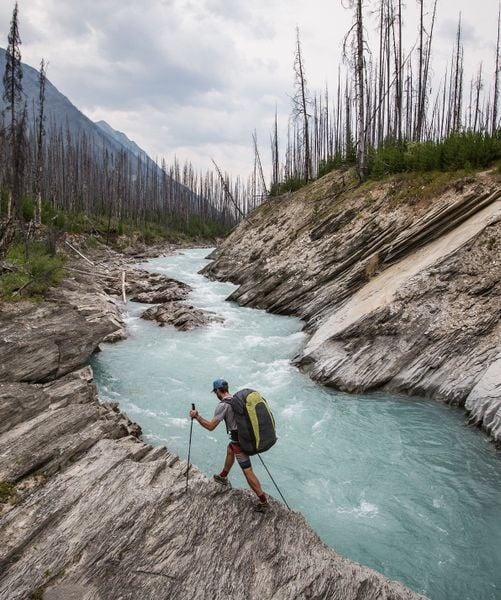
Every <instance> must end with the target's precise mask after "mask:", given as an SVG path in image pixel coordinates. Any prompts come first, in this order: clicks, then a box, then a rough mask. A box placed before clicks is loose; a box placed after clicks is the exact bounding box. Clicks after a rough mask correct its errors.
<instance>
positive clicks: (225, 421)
mask: <svg viewBox="0 0 501 600" xmlns="http://www.w3.org/2000/svg"><path fill="white" fill-rule="evenodd" d="M231 398H233V396H230V397H229V398H224V399H223V400H221V402H224V403H225V404H229V405H230V406H231ZM224 424H225V426H226V433H227V434H228V435H229V434H230V428H229V427H228V419H227V418H226V416H225V417H224Z"/></svg>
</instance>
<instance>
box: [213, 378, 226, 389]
mask: <svg viewBox="0 0 501 600" xmlns="http://www.w3.org/2000/svg"><path fill="white" fill-rule="evenodd" d="M221 388H226V389H228V382H227V381H226V380H225V379H215V380H214V381H213V382H212V391H213V392H215V391H216V390H219V389H221Z"/></svg>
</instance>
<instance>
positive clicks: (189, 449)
mask: <svg viewBox="0 0 501 600" xmlns="http://www.w3.org/2000/svg"><path fill="white" fill-rule="evenodd" d="M191 410H195V405H194V404H192V405H191ZM192 433H193V417H191V425H190V443H189V445H188V468H187V469H186V490H185V492H184V493H185V494H186V493H187V492H188V477H189V475H190V454H191V435H192Z"/></svg>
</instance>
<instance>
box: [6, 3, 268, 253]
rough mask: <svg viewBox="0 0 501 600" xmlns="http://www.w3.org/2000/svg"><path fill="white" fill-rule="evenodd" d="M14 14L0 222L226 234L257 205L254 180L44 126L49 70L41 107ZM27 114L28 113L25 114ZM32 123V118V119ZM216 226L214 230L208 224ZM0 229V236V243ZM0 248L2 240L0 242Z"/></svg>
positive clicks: (16, 11)
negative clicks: (29, 82) (28, 91)
mask: <svg viewBox="0 0 501 600" xmlns="http://www.w3.org/2000/svg"><path fill="white" fill-rule="evenodd" d="M20 48H21V37H20V32H19V9H18V4H17V3H16V5H15V7H14V10H13V13H12V20H11V23H10V30H9V34H8V44H7V49H6V65H5V71H4V74H3V99H4V103H5V110H4V111H2V113H1V114H0V220H3V222H4V223H5V222H6V221H7V222H14V221H15V222H17V223H27V222H29V223H33V224H35V225H38V224H40V223H41V222H44V223H49V224H53V225H54V224H56V225H57V224H60V225H62V224H63V222H64V220H65V219H66V221H68V219H69V218H70V219H71V215H73V216H75V215H85V216H86V217H87V219H88V221H89V222H90V223H92V221H93V218H98V217H99V218H100V219H101V221H102V219H103V218H104V219H105V220H107V222H108V230H109V228H110V227H111V226H113V227H115V228H117V227H118V228H119V229H121V228H122V226H123V224H125V223H128V224H132V225H134V226H137V227H139V228H141V227H145V226H146V225H147V224H148V223H161V224H164V225H165V226H167V227H170V228H172V229H175V230H181V231H186V232H187V233H193V234H200V235H204V234H206V235H210V234H211V233H218V234H221V233H222V232H223V231H224V230H228V228H229V227H232V226H233V225H235V224H236V222H237V221H238V220H239V219H240V218H241V216H242V214H245V213H247V212H248V211H249V210H251V209H253V208H254V206H255V201H254V200H253V198H255V197H256V192H255V189H254V188H253V186H254V187H255V183H253V181H252V178H249V180H248V181H246V182H243V181H242V180H241V179H239V178H237V179H232V178H231V177H230V176H229V175H228V174H227V173H223V172H221V170H220V169H219V167H217V165H216V167H217V168H216V171H213V170H207V171H206V172H203V171H197V170H196V169H195V168H194V167H193V166H192V164H191V163H189V162H186V163H185V164H183V165H181V164H180V163H179V162H178V161H177V160H175V161H174V164H172V165H169V166H167V165H166V163H165V161H162V162H161V164H157V163H154V162H153V161H149V160H145V159H144V158H141V157H137V158H135V157H133V156H132V155H131V154H130V153H128V152H127V151H125V150H123V151H118V152H111V151H110V150H109V149H108V148H106V147H105V146H104V145H100V144H98V143H97V142H96V141H95V140H93V139H91V138H90V137H89V136H88V135H87V134H85V133H78V134H75V133H72V132H71V130H70V127H69V126H68V124H66V125H64V126H63V125H61V124H60V123H56V122H55V121H54V119H52V120H51V121H50V122H49V123H47V118H46V101H45V86H46V81H47V75H46V64H45V62H44V60H42V61H41V65H40V71H39V97H38V102H37V103H36V105H35V103H33V106H32V107H31V108H30V107H28V104H27V100H26V98H25V95H24V93H23V69H22V64H21V50H20ZM29 110H31V111H32V113H34V114H31V115H29V114H28V111H29ZM29 117H31V118H29ZM211 224H212V225H214V226H213V227H211V226H210V225H211ZM1 233H2V232H1V231H0V237H1ZM0 245H1V239H0Z"/></svg>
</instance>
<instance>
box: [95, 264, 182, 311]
mask: <svg viewBox="0 0 501 600" xmlns="http://www.w3.org/2000/svg"><path fill="white" fill-rule="evenodd" d="M106 291H107V292H108V293H110V294H115V295H117V296H120V295H121V294H122V278H121V274H120V272H118V273H116V274H115V277H114V278H113V279H112V280H111V281H109V282H108V286H107V287H106ZM190 291H191V287H190V286H189V285H187V284H186V283H182V282H181V281H176V280H175V279H171V278H169V277H165V276H164V275H160V274H159V273H149V272H147V271H144V270H141V269H135V268H132V267H130V266H129V267H127V269H126V270H125V292H126V294H127V296H129V298H130V300H132V301H133V302H141V303H143V304H160V303H163V302H175V301H180V300H185V299H186V297H187V296H188V294H189V292H190Z"/></svg>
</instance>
